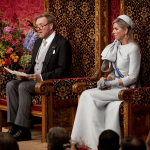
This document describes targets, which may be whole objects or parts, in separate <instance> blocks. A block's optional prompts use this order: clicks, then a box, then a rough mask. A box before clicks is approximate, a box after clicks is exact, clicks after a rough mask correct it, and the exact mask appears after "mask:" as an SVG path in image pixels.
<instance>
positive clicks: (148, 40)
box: [126, 0, 150, 87]
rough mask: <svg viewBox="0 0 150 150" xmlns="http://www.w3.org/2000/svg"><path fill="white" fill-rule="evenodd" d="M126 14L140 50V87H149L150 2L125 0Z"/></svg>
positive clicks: (147, 0) (145, 0) (146, 0)
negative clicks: (133, 25)
mask: <svg viewBox="0 0 150 150" xmlns="http://www.w3.org/2000/svg"><path fill="white" fill-rule="evenodd" d="M126 14H127V15H128V16H130V17H131V18H132V19H133V20H134V23H135V26H136V27H135V30H134V38H135V40H136V42H137V43H138V44H139V46H140V48H141V54H142V60H141V62H142V63H141V72H140V81H141V84H142V87H149V86H150V1H149V0H142V1H141V0H126Z"/></svg>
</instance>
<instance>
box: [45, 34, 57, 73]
mask: <svg viewBox="0 0 150 150" xmlns="http://www.w3.org/2000/svg"><path fill="white" fill-rule="evenodd" d="M57 39H58V35H57V34H56V35H55V37H54V39H53V41H52V43H51V45H50V47H49V49H48V51H47V54H46V56H45V59H44V63H43V68H42V72H43V71H44V70H45V68H46V67H47V64H48V63H49V61H50V58H51V56H52V54H53V51H54V50H55V49H56V47H57Z"/></svg>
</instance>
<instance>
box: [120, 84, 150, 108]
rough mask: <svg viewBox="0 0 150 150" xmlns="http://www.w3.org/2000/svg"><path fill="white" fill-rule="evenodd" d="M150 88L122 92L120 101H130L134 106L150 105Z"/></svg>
mask: <svg viewBox="0 0 150 150" xmlns="http://www.w3.org/2000/svg"><path fill="white" fill-rule="evenodd" d="M149 96H150V87H142V88H133V89H125V90H121V91H120V92H119V94H118V97H119V99H120V100H124V101H129V100H130V102H131V103H132V105H133V106H135V105H136V106H137V105H150V99H149Z"/></svg>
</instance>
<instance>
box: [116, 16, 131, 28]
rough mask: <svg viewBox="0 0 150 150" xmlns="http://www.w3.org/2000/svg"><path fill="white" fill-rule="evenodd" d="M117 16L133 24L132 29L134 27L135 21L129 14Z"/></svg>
mask: <svg viewBox="0 0 150 150" xmlns="http://www.w3.org/2000/svg"><path fill="white" fill-rule="evenodd" d="M117 18H120V19H122V20H124V21H125V22H126V23H128V24H129V25H130V26H131V28H132V29H133V28H134V23H133V21H132V20H131V18H130V17H128V16H127V15H121V16H119V17H117Z"/></svg>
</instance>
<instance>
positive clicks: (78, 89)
mask: <svg viewBox="0 0 150 150" xmlns="http://www.w3.org/2000/svg"><path fill="white" fill-rule="evenodd" d="M86 86H87V83H86V82H80V83H75V84H74V85H73V86H72V91H73V92H74V93H76V94H81V93H82V92H83V91H85V90H86V89H87V87H86Z"/></svg>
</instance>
